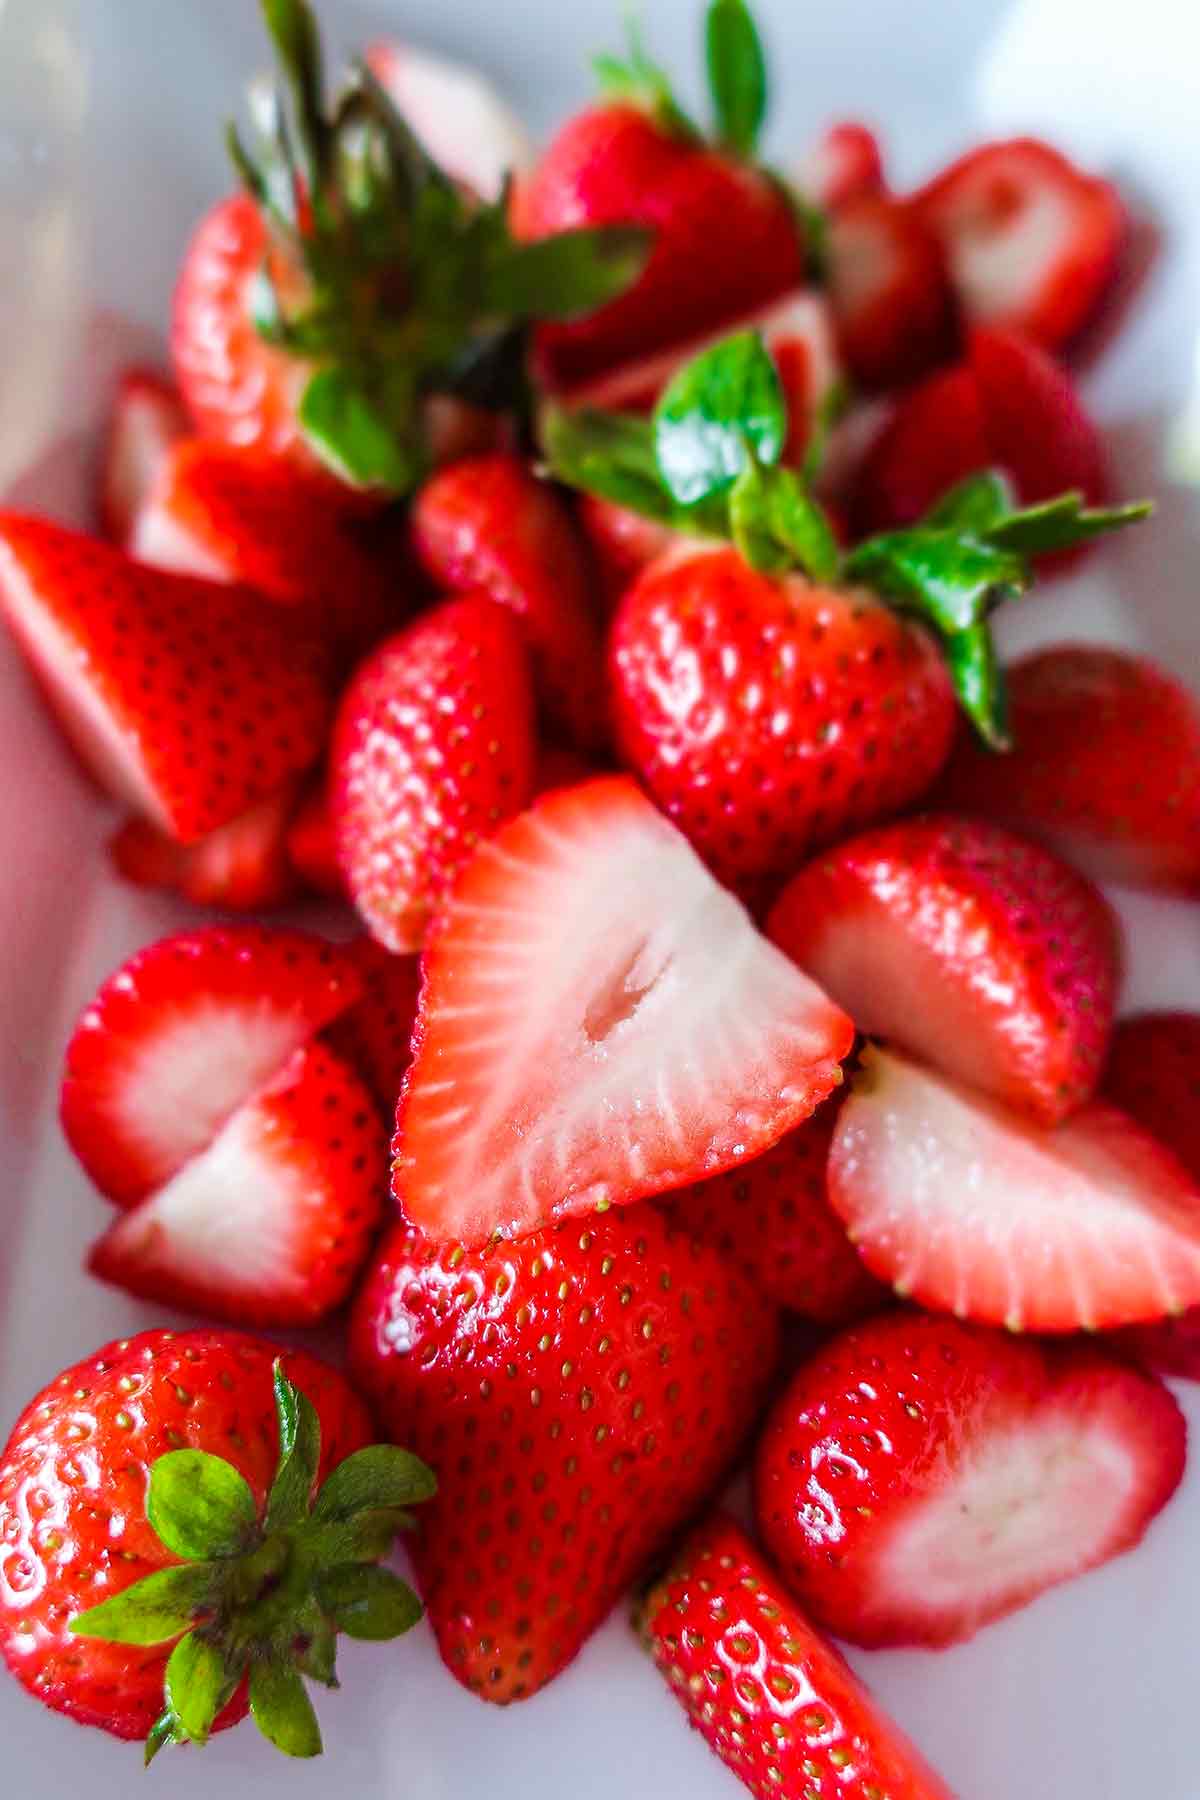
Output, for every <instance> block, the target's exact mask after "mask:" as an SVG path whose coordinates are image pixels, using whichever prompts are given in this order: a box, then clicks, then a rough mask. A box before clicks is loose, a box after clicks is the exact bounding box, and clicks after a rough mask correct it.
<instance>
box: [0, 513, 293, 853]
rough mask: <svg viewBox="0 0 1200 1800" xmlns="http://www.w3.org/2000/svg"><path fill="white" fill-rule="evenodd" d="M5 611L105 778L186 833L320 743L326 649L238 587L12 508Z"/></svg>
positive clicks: (2, 579) (64, 718)
mask: <svg viewBox="0 0 1200 1800" xmlns="http://www.w3.org/2000/svg"><path fill="white" fill-rule="evenodd" d="M0 611H2V612H3V613H4V615H5V616H6V618H7V620H8V623H9V626H10V627H11V629H12V631H13V634H14V636H15V637H16V639H17V642H18V643H19V644H20V646H21V649H22V650H23V652H24V654H25V656H26V658H27V659H28V661H29V662H30V664H31V665H32V667H33V670H34V673H35V674H36V675H37V677H38V679H39V681H40V683H41V686H42V688H43V691H44V692H45V695H46V698H47V701H48V702H49V704H50V706H51V707H52V709H53V711H54V712H55V714H56V716H57V718H58V720H59V723H60V724H61V726H62V728H63V731H64V732H65V734H66V736H67V737H68V739H69V740H70V742H71V743H72V744H73V746H74V747H75V749H76V750H77V751H78V753H79V755H80V757H81V758H82V760H83V762H84V763H85V764H86V765H87V766H88V767H89V768H90V769H91V771H92V773H93V774H94V775H95V776H96V778H97V779H98V780H99V781H100V783H101V785H102V786H103V787H105V788H106V789H107V790H108V791H109V792H110V793H111V794H113V795H114V796H115V797H116V798H118V799H121V800H124V801H125V802H126V803H127V804H128V805H129V806H131V807H133V808H134V809H135V810H136V811H138V812H139V813H142V814H143V815H144V816H145V817H146V818H147V819H149V820H150V821H151V823H152V824H154V825H156V826H157V827H158V828H159V829H160V830H161V831H164V832H168V833H169V834H170V835H171V836H173V837H176V838H179V839H180V840H181V841H182V842H184V843H189V842H193V841H195V839H197V838H201V837H204V836H205V835H206V833H208V832H210V831H213V830H215V829H216V827H217V826H219V825H225V824H228V822H229V821H230V820H231V819H235V818H237V817H238V815H239V814H240V813H243V812H245V810H246V809H247V807H249V806H250V805H252V804H253V803H254V802H255V801H257V800H259V799H261V798H262V797H263V796H264V795H267V794H271V793H275V792H276V791H277V790H278V789H279V788H280V787H281V786H282V785H283V783H284V782H285V781H286V780H287V779H288V778H289V777H291V776H293V775H295V774H297V773H298V772H299V771H300V770H302V769H305V768H307V767H308V766H309V764H311V763H313V762H315V761H316V759H317V757H318V756H319V755H320V752H321V748H322V744H323V742H324V738H325V731H326V727H327V724H328V718H329V700H328V694H327V669H326V664H325V658H324V656H323V654H322V653H321V652H320V651H319V650H318V649H317V648H316V647H315V646H314V645H313V644H312V643H311V642H310V641H309V639H308V638H307V636H306V634H305V633H304V632H302V631H297V629H296V627H295V625H294V624H293V623H290V622H288V621H286V620H285V619H284V618H283V616H282V615H281V613H280V611H279V608H278V607H275V606H271V605H268V604H267V603H266V602H264V601H262V600H260V599H259V598H258V596H257V595H255V594H252V593H250V592H249V591H248V590H247V589H245V588H232V587H231V588H226V587H221V586H219V585H217V584H216V583H214V582H207V581H197V580H194V579H192V578H190V577H186V576H181V575H168V574H166V573H165V572H164V571H162V570H157V569H146V568H142V567H140V566H139V565H138V564H137V563H134V562H132V561H130V560H129V558H128V557H126V556H124V555H122V553H121V552H120V551H119V550H114V549H113V548H112V547H111V546H110V545H108V544H104V543H101V542H100V540H99V539H98V538H88V537H84V536H81V535H80V534H78V533H76V532H73V531H67V530H65V529H64V528H63V527H62V526H60V525H53V524H51V523H49V522H48V521H47V520H43V519H32V518H25V517H22V516H21V515H19V514H15V513H7V514H4V515H3V516H0Z"/></svg>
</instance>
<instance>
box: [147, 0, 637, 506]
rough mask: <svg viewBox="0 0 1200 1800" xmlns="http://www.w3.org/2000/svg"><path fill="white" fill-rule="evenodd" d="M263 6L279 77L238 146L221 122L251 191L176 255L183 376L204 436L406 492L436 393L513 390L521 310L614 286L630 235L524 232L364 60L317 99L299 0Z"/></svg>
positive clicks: (592, 295)
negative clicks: (411, 121) (459, 172)
mask: <svg viewBox="0 0 1200 1800" xmlns="http://www.w3.org/2000/svg"><path fill="white" fill-rule="evenodd" d="M262 8H263V14H264V17H265V19H266V23H267V27H268V29H269V31H270V33H271V37H272V39H273V41H274V45H275V49H276V52H277V55H278V58H279V62H280V65H281V70H282V75H283V81H282V83H281V85H280V86H279V87H277V88H274V89H271V88H261V89H256V90H255V91H254V93H253V94H252V102H253V111H254V120H253V124H254V138H253V142H252V144H251V145H249V146H248V145H247V144H246V143H245V142H244V141H243V138H242V137H241V136H239V134H238V132H237V131H236V129H232V128H231V130H230V133H229V140H228V141H229V147H230V151H231V153H232V156H233V160H234V163H235V165H236V167H237V170H238V173H239V175H240V176H241V178H242V182H243V184H244V187H245V190H246V191H245V192H244V193H243V194H240V195H237V196H234V197H232V198H230V199H227V200H224V201H222V202H221V203H220V204H219V205H218V206H217V207H215V208H214V209H213V211H212V212H211V213H210V214H209V215H208V216H207V218H206V219H205V220H204V221H203V222H202V223H201V225H200V227H199V229H198V230H197V233H196V235H195V237H194V239H193V241H192V244H191V246H190V248H189V250H188V253H187V256H186V258H185V261H184V264H183V268H182V270H181V271H180V276H179V283H178V287H177V290H176V294H175V305H174V317H173V322H172V334H171V342H172V352H173V357H174V363H175V371H176V375H177V378H178V381H179V385H180V389H181V391H182V393H183V397H184V399H185V401H186V403H187V405H188V407H189V410H190V411H191V413H192V416H193V418H194V419H195V422H196V425H197V427H198V429H199V430H200V432H201V433H202V435H204V436H208V437H217V438H223V439H225V440H226V441H228V442H230V443H234V444H241V445H255V446H258V447H260V448H262V449H265V450H268V451H271V452H273V453H274V454H277V455H282V456H286V457H288V458H290V459H291V460H293V461H295V462H297V463H299V464H301V465H303V466H304V467H306V468H308V469H309V470H311V469H313V467H314V466H315V467H318V468H321V469H323V470H325V471H326V473H327V474H328V475H331V476H332V477H334V478H335V479H336V481H337V482H338V483H340V484H342V486H343V488H347V489H350V490H360V491H365V492H367V493H368V494H370V495H388V494H398V493H406V492H408V491H409V490H410V489H411V488H412V487H413V486H415V484H416V483H417V481H418V480H419V479H420V477H421V475H422V473H423V472H424V470H425V469H426V467H427V466H428V465H429V463H430V462H431V460H433V459H434V457H435V455H436V452H437V448H438V446H437V444H436V442H435V441H434V440H435V436H436V435H437V433H438V431H439V430H440V429H444V425H445V418H444V414H445V408H446V404H447V402H449V403H451V404H457V405H466V406H468V407H474V406H482V407H483V408H484V409H485V410H486V411H496V410H504V409H506V408H507V407H508V406H509V404H510V403H513V402H514V401H517V402H519V401H520V399H521V397H522V395H523V393H524V367H523V365H524V341H525V336H526V332H527V328H528V326H529V324H530V322H531V321H532V320H533V319H536V318H553V319H571V318H575V317H578V316H580V315H583V314H586V313H588V312H590V311H591V310H593V309H594V308H595V307H596V306H597V305H599V304H601V303H602V302H604V301H607V300H610V299H612V298H613V296H614V295H617V294H619V293H620V292H621V291H622V290H623V288H624V287H625V286H626V285H627V284H628V283H629V281H630V280H631V279H632V278H633V277H634V276H635V275H636V274H637V272H638V270H639V269H640V267H641V265H642V262H643V260H644V256H645V249H646V246H645V240H644V235H643V234H642V233H641V232H639V231H631V230H629V229H628V228H624V227H621V228H616V229H613V230H603V231H596V230H591V229H586V228H585V229H582V230H577V231H568V232H565V233H560V234H558V235H556V236H555V237H553V238H551V239H549V240H548V241H547V242H545V243H539V244H518V243H517V242H515V240H514V239H513V237H512V235H511V233H510V232H509V229H508V225H507V196H506V195H504V194H501V196H500V197H499V198H498V199H497V200H495V201H492V202H489V203H481V202H478V201H476V200H475V199H473V198H472V197H470V196H468V195H467V194H465V193H464V192H463V190H462V189H461V187H460V186H459V185H458V184H457V183H456V182H455V181H453V180H452V179H451V178H450V177H449V176H448V175H447V174H445V173H444V172H443V171H442V170H441V169H440V168H439V167H438V165H437V164H436V163H435V162H434V161H433V160H432V158H430V157H429V156H428V154H427V153H426V152H425V150H424V149H422V147H421V145H420V144H419V142H418V140H417V138H416V136H415V135H414V133H413V132H412V130H411V129H410V128H409V126H408V125H407V124H406V123H405V121H404V119H403V118H402V116H401V114H400V113H399V112H398V111H397V110H396V107H395V106H394V104H393V103H392V101H391V100H390V99H389V97H388V94H387V92H386V91H385V89H384V87H383V86H382V85H381V83H380V82H379V80H378V79H377V78H376V76H375V75H374V74H373V73H372V72H371V70H370V68H369V67H367V66H366V64H359V65H358V66H357V67H356V68H355V69H354V71H353V72H352V74H351V76H350V77H349V79H348V81H347V83H346V85H345V86H344V87H343V89H342V90H341V92H340V93H339V95H338V96H337V98H336V100H335V101H334V103H333V105H332V107H327V106H326V104H325V101H324V97H323V91H322V90H323V82H322V70H321V54H320V45H319V42H318V37H317V29H316V24H315V22H314V19H313V15H312V12H311V10H310V8H309V6H308V5H307V3H306V0H262Z"/></svg>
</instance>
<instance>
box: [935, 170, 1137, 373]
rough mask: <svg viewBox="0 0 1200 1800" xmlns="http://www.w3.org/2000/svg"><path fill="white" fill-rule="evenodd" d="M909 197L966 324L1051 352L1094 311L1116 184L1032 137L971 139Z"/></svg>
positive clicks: (1112, 250)
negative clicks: (937, 249) (937, 248)
mask: <svg viewBox="0 0 1200 1800" xmlns="http://www.w3.org/2000/svg"><path fill="white" fill-rule="evenodd" d="M913 204H914V206H915V207H916V210H917V211H918V212H919V214H920V216H921V218H922V219H923V220H924V221H925V223H926V225H927V226H928V227H929V229H930V230H931V231H932V232H933V233H934V234H935V235H936V236H937V238H938V240H939V242H940V243H941V245H942V248H943V250H944V253H945V256H946V261H947V264H948V266H949V269H950V276H951V279H952V281H953V283H954V289H955V293H956V295H957V297H958V302H959V305H960V306H961V308H962V310H963V314H964V316H965V318H966V320H967V322H968V323H969V324H971V325H998V326H1001V327H1004V328H1006V329H1009V330H1014V331H1021V332H1024V333H1025V334H1026V335H1027V336H1028V337H1031V338H1033V339H1034V340H1035V341H1036V342H1037V343H1040V344H1045V345H1046V346H1047V347H1048V348H1049V349H1051V350H1054V349H1057V348H1059V347H1060V346H1061V345H1063V344H1065V343H1067V342H1069V340H1070V339H1071V338H1073V337H1075V336H1076V335H1077V334H1078V332H1079V330H1080V329H1081V327H1082V326H1083V325H1085V324H1086V323H1087V321H1088V319H1089V318H1090V317H1091V315H1092V314H1093V312H1094V311H1095V309H1096V307H1097V305H1098V303H1099V301H1100V300H1101V298H1102V297H1103V295H1104V292H1105V290H1106V289H1107V288H1108V286H1109V284H1110V282H1111V281H1112V279H1113V277H1114V275H1115V273H1116V270H1117V264H1118V260H1119V257H1120V252H1121V247H1122V243H1123V240H1124V238H1125V234H1126V229H1127V221H1126V216H1125V209H1124V207H1123V206H1122V204H1121V201H1120V198H1119V196H1118V195H1117V193H1116V190H1115V189H1114V188H1112V187H1111V186H1110V185H1109V183H1108V182H1107V181H1101V180H1099V179H1098V178H1097V177H1096V176H1093V175H1087V174H1085V173H1084V172H1083V171H1082V170H1081V169H1078V168H1076V167H1075V165H1074V164H1073V163H1071V162H1069V161H1068V160H1067V158H1066V157H1065V156H1063V155H1061V154H1060V152H1059V151H1057V150H1054V149H1052V148H1051V146H1050V145H1049V144H1044V143H1041V142H1039V140H1038V139H1036V138H1012V139H1009V140H1008V141H1006V142H1001V143H995V144H983V145H980V147H979V148H978V149H976V150H972V151H969V152H968V153H967V155H965V156H963V157H961V158H960V159H959V160H958V162H956V163H952V164H951V165H950V167H949V168H948V169H944V170H943V171H942V173H941V174H940V175H937V176H935V178H934V179H933V180H932V181H931V182H930V183H929V184H928V185H927V186H926V187H924V188H923V189H922V190H921V192H920V193H919V194H918V195H916V197H915V200H914V202H913Z"/></svg>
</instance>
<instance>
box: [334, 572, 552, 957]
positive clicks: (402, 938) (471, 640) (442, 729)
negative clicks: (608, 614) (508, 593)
mask: <svg viewBox="0 0 1200 1800" xmlns="http://www.w3.org/2000/svg"><path fill="white" fill-rule="evenodd" d="M534 758H535V746H534V721H533V693H532V684H531V681H530V672H529V659H528V656H527V654H526V650H525V644H524V640H523V637H522V633H521V627H520V625H519V623H518V621H517V619H516V618H515V617H514V616H513V614H512V613H511V612H510V611H509V610H508V609H507V608H506V607H503V606H497V605H496V604H495V602H494V601H492V600H489V599H488V598H486V596H484V595H481V594H470V595H467V596H465V597H464V598H463V599H460V600H449V601H447V602H446V603H445V605H443V606H440V607H438V608H436V610H435V611H433V612H430V613H426V614H425V615H424V616H423V617H422V618H420V619H418V620H417V622H416V623H415V624H414V625H410V626H409V628H408V630H407V631H402V632H400V633H398V635H397V636H396V637H392V638H388V639H387V641H386V642H385V643H383V644H381V645H380V646H379V648H378V649H377V650H376V651H375V652H374V654H373V655H372V656H370V657H368V658H367V661H366V662H365V663H363V664H362V666H361V668H360V669H359V670H358V672H357V673H356V674H355V676H354V679H353V680H352V681H351V682H350V685H349V686H348V687H347V689H346V692H345V694H344V695H343V697H342V704H341V709H340V711H339V714H338V719H337V724H336V726H335V729H334V735H333V743H332V746H331V750H330V758H329V768H330V780H331V783H332V787H331V801H330V804H331V809H332V812H333V821H334V830H335V833H336V837H337V853H338V861H339V863H340V865H341V869H342V873H343V875H344V877H345V881H346V887H347V889H348V891H349V893H350V897H351V899H352V900H353V901H354V904H355V905H356V906H357V908H358V910H359V912H360V913H361V914H362V917H363V919H364V921H365V923H366V925H367V926H368V928H369V930H370V931H371V932H372V933H373V935H374V936H375V937H377V938H378V939H379V941H380V943H381V944H383V945H384V946H385V948H386V949H388V950H392V951H407V950H418V949H420V946H421V942H422V939H423V938H424V935H425V930H426V927H427V925H428V922H429V915H430V911H431V909H432V908H433V907H434V906H435V905H436V904H437V902H438V901H439V899H440V898H441V894H442V891H443V889H444V888H445V886H446V884H447V883H448V882H449V881H450V879H451V878H452V876H454V875H455V874H456V873H457V871H458V869H459V868H460V866H461V865H462V863H463V862H464V861H465V860H466V859H467V858H468V857H469V856H470V854H471V852H472V850H473V849H474V848H475V845H476V844H477V843H478V842H479V840H480V839H481V838H483V837H486V836H487V835H488V834H489V833H490V832H492V831H494V830H495V829H496V827H497V826H498V825H499V824H500V823H501V821H502V820H503V819H506V818H508V817H509V816H510V815H511V814H512V813H515V812H518V811H519V810H520V808H521V807H522V806H524V805H525V804H526V803H527V802H528V800H529V798H530V795H531V794H532V792H533V779H534Z"/></svg>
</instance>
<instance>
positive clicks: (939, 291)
mask: <svg viewBox="0 0 1200 1800" xmlns="http://www.w3.org/2000/svg"><path fill="white" fill-rule="evenodd" d="M827 260H828V277H827V279H828V284H829V303H830V306H831V307H832V309H833V319H834V326H835V328H836V332H837V340H838V345H839V348H840V350H841V354H842V357H843V358H844V360H845V362H846V364H847V366H848V367H849V369H850V372H851V374H852V375H854V376H855V378H856V379H857V380H858V381H860V382H862V383H863V384H864V385H865V386H867V387H894V386H896V385H897V384H898V383H900V382H904V381H912V380H913V379H914V378H915V377H916V376H918V375H923V374H924V373H925V371H926V370H927V369H930V368H932V367H933V365H934V364H935V363H937V362H941V361H944V360H945V359H946V358H947V357H948V356H950V355H951V354H952V353H953V350H954V342H955V324H954V313H953V308H952V304H951V295H950V287H949V283H948V282H947V280H946V269H945V265H944V263H943V260H942V253H941V250H940V248H939V246H938V243H937V240H936V238H934V236H933V235H932V233H931V232H930V231H929V229H928V227H927V226H926V225H925V223H924V222H923V220H922V219H921V218H920V216H919V215H918V214H917V213H916V212H915V211H914V210H913V209H912V207H910V206H908V205H906V204H905V202H904V201H901V200H893V199H891V198H889V197H888V196H886V195H882V194H864V195H863V196H861V197H860V198H859V199H857V200H851V201H849V202H848V203H847V204H846V205H845V206H844V207H842V208H841V210H840V211H839V212H837V213H835V214H834V215H833V217H832V218H831V220H830V224H829V243H828V251H827Z"/></svg>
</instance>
